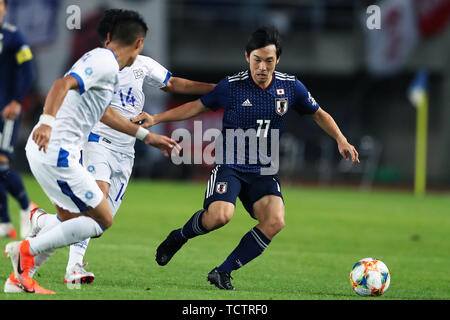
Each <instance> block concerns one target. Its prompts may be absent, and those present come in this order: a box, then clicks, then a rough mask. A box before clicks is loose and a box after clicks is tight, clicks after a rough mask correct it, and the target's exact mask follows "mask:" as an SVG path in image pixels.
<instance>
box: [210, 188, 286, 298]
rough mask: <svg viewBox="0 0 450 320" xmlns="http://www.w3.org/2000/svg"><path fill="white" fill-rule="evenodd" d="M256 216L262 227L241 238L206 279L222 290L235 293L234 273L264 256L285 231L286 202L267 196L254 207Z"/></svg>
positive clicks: (259, 225)
mask: <svg viewBox="0 0 450 320" xmlns="http://www.w3.org/2000/svg"><path fill="white" fill-rule="evenodd" d="M253 215H254V217H255V218H256V219H257V220H258V221H259V224H258V225H257V226H256V227H254V228H252V229H251V230H250V231H249V232H247V233H246V234H245V235H244V237H242V239H241V241H240V242H239V244H238V246H237V247H236V248H235V249H234V250H233V252H231V254H230V255H229V256H228V257H227V258H226V260H225V261H224V262H223V263H222V264H221V265H220V266H219V267H217V268H214V269H213V270H212V271H211V272H210V273H209V274H208V277H207V280H208V281H209V282H210V283H211V284H213V285H215V286H216V287H217V288H219V289H223V290H235V288H234V287H233V285H232V284H231V281H230V279H232V277H231V272H232V271H234V270H237V269H239V268H241V267H243V266H244V265H246V264H247V263H249V262H250V261H252V260H254V259H255V258H256V257H258V256H259V255H261V254H262V253H263V252H264V250H265V249H266V248H267V247H268V246H269V244H270V242H271V240H272V238H273V237H274V236H275V235H276V234H277V233H278V232H280V231H281V229H283V227H284V204H283V200H282V199H281V198H280V197H278V196H275V195H266V196H264V197H262V198H261V199H259V200H258V201H256V202H255V203H254V204H253Z"/></svg>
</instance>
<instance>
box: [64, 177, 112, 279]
mask: <svg viewBox="0 0 450 320" xmlns="http://www.w3.org/2000/svg"><path fill="white" fill-rule="evenodd" d="M96 182H97V185H98V186H99V188H100V190H101V191H102V192H103V195H104V196H105V198H107V199H108V194H109V187H110V185H109V183H108V182H105V181H100V180H96ZM108 202H109V199H108ZM110 206H111V205H110ZM111 209H112V207H111ZM69 214H70V213H69ZM89 242H90V238H88V239H85V240H83V241H80V242H78V243H75V244H72V245H71V246H70V249H69V259H68V261H67V266H66V274H65V276H64V279H63V282H64V283H80V284H91V283H92V282H93V281H94V279H95V275H94V274H93V273H92V272H88V271H86V270H85V267H86V266H87V263H84V262H83V260H84V256H85V255H86V250H87V248H88V245H89Z"/></svg>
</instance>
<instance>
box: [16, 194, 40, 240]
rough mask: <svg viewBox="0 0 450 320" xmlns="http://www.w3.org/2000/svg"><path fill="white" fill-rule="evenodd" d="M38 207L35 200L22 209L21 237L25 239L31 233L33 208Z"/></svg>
mask: <svg viewBox="0 0 450 320" xmlns="http://www.w3.org/2000/svg"><path fill="white" fill-rule="evenodd" d="M36 208H37V205H36V204H35V203H34V202H30V205H29V206H28V208H27V209H25V210H20V237H21V238H22V239H25V238H26V237H27V236H28V235H29V233H30V215H31V212H32V211H33V210H35V209H36Z"/></svg>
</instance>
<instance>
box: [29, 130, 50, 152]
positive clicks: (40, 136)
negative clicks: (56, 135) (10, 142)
mask: <svg viewBox="0 0 450 320" xmlns="http://www.w3.org/2000/svg"><path fill="white" fill-rule="evenodd" d="M51 134H52V127H50V126H48V125H46V124H41V125H40V126H39V127H38V128H36V130H34V132H33V141H34V142H36V144H37V145H38V146H39V151H41V150H42V149H44V152H45V153H47V147H48V142H49V141H50V135H51Z"/></svg>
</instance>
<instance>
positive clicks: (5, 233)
mask: <svg viewBox="0 0 450 320" xmlns="http://www.w3.org/2000/svg"><path fill="white" fill-rule="evenodd" d="M6 9H7V1H6V0H0V66H1V67H0V113H1V114H0V237H10V238H15V237H17V233H16V231H15V229H14V227H13V225H12V223H11V219H10V216H9V212H8V202H7V193H10V194H11V195H12V196H13V197H14V198H15V199H16V200H17V201H18V202H19V205H20V208H21V212H20V215H21V217H20V221H21V222H20V235H21V237H22V238H24V237H25V236H26V235H27V233H28V230H29V211H30V210H31V209H32V208H33V206H34V204H33V203H30V201H29V199H28V195H27V192H26V190H25V187H24V185H23V182H22V179H21V177H20V176H19V174H18V173H17V172H16V171H14V170H13V169H11V168H10V167H9V163H10V161H11V160H13V158H14V144H15V142H16V140H17V136H18V131H19V126H20V120H21V116H22V113H21V102H22V100H23V99H24V98H25V95H26V94H27V92H28V91H29V90H30V88H31V86H32V83H33V81H34V79H35V71H34V66H33V61H32V59H33V55H32V53H31V50H30V47H29V46H28V44H27V42H26V41H25V38H24V36H23V35H22V33H21V32H20V31H19V30H17V28H16V27H15V26H12V25H10V24H9V23H6V22H4V21H3V18H4V16H5V14H6Z"/></svg>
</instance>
